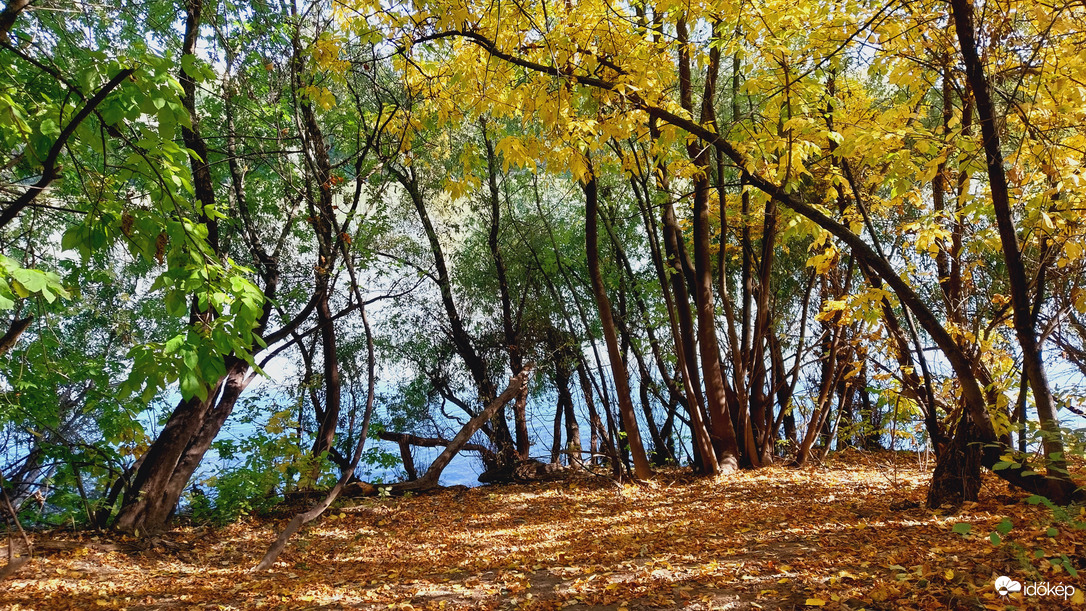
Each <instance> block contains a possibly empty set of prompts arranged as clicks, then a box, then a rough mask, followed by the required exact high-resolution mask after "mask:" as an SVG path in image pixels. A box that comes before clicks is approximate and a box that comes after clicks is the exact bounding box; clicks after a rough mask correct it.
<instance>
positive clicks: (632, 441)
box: [581, 176, 652, 480]
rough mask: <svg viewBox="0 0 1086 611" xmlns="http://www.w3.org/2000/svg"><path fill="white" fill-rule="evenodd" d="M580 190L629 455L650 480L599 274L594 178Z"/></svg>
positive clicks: (593, 278) (594, 287)
mask: <svg viewBox="0 0 1086 611" xmlns="http://www.w3.org/2000/svg"><path fill="white" fill-rule="evenodd" d="M581 188H582V189H583V190H584V194H585V250H586V257H587V260H588V276H589V280H590V281H591V283H592V294H593V295H594V296H595V298H596V308H597V310H599V315H600V326H602V327H603V338H604V341H605V342H606V344H607V358H608V361H610V365H611V372H612V377H613V380H612V381H613V383H614V385H615V394H617V395H618V409H619V415H620V416H621V418H622V423H623V425H624V428H625V430H626V442H627V444H628V447H629V449H630V456H631V458H632V459H633V465H634V476H635V477H637V478H638V479H642V480H647V479H649V478H650V477H652V467H651V466H649V460H648V457H647V456H646V455H645V448H644V446H643V445H642V444H641V433H640V432H639V431H638V426H637V416H636V414H635V413H634V408H633V400H632V399H631V397H630V382H629V379H630V378H629V374H628V373H627V371H626V364H625V362H624V361H623V358H622V351H621V350H620V349H619V346H618V334H617V333H616V331H615V321H614V318H613V317H612V316H611V301H610V300H609V299H608V298H607V290H606V288H604V285H603V275H602V274H601V273H600V261H599V228H598V219H597V217H598V212H599V211H598V208H599V200H598V193H597V184H596V178H595V176H589V177H588V178H587V180H586V182H583V183H582V184H581Z"/></svg>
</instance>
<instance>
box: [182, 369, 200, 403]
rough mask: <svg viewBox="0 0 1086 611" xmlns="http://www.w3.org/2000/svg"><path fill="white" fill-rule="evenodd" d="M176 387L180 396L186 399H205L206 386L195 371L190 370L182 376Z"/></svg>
mask: <svg viewBox="0 0 1086 611" xmlns="http://www.w3.org/2000/svg"><path fill="white" fill-rule="evenodd" d="M178 386H180V387H181V396H182V397H184V398H186V399H191V398H192V397H199V398H200V399H201V400H206V399H207V386H205V385H204V383H203V381H202V380H200V377H199V376H197V375H196V372H195V371H191V370H190V371H186V372H185V373H184V374H182V375H181V378H180V379H179V380H178Z"/></svg>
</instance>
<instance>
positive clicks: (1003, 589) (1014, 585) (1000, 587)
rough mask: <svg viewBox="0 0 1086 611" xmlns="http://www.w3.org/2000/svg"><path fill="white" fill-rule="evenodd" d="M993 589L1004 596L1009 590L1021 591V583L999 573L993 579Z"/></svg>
mask: <svg viewBox="0 0 1086 611" xmlns="http://www.w3.org/2000/svg"><path fill="white" fill-rule="evenodd" d="M995 589H996V592H999V595H1000V596H1006V595H1008V594H1010V593H1011V592H1021V591H1022V583H1021V582H1019V581H1015V580H1013V579H1011V578H1010V577H1007V576H1006V575H1001V576H1000V577H997V578H996V580H995Z"/></svg>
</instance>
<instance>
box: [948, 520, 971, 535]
mask: <svg viewBox="0 0 1086 611" xmlns="http://www.w3.org/2000/svg"><path fill="white" fill-rule="evenodd" d="M950 530H952V531H954V532H956V533H958V534H959V535H962V536H965V535H968V534H969V532H970V531H971V530H973V525H972V524H970V523H968V522H958V523H957V524H955V525H954V526H953V527H952V528H951V529H950Z"/></svg>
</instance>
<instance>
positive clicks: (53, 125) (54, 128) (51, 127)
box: [38, 119, 60, 138]
mask: <svg viewBox="0 0 1086 611" xmlns="http://www.w3.org/2000/svg"><path fill="white" fill-rule="evenodd" d="M38 129H40V130H41V133H42V135H43V136H50V137H52V138H56V137H57V136H59V135H60V126H59V125H57V122H56V121H54V120H52V119H45V120H44V121H42V122H41V125H40V126H39V127H38Z"/></svg>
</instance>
